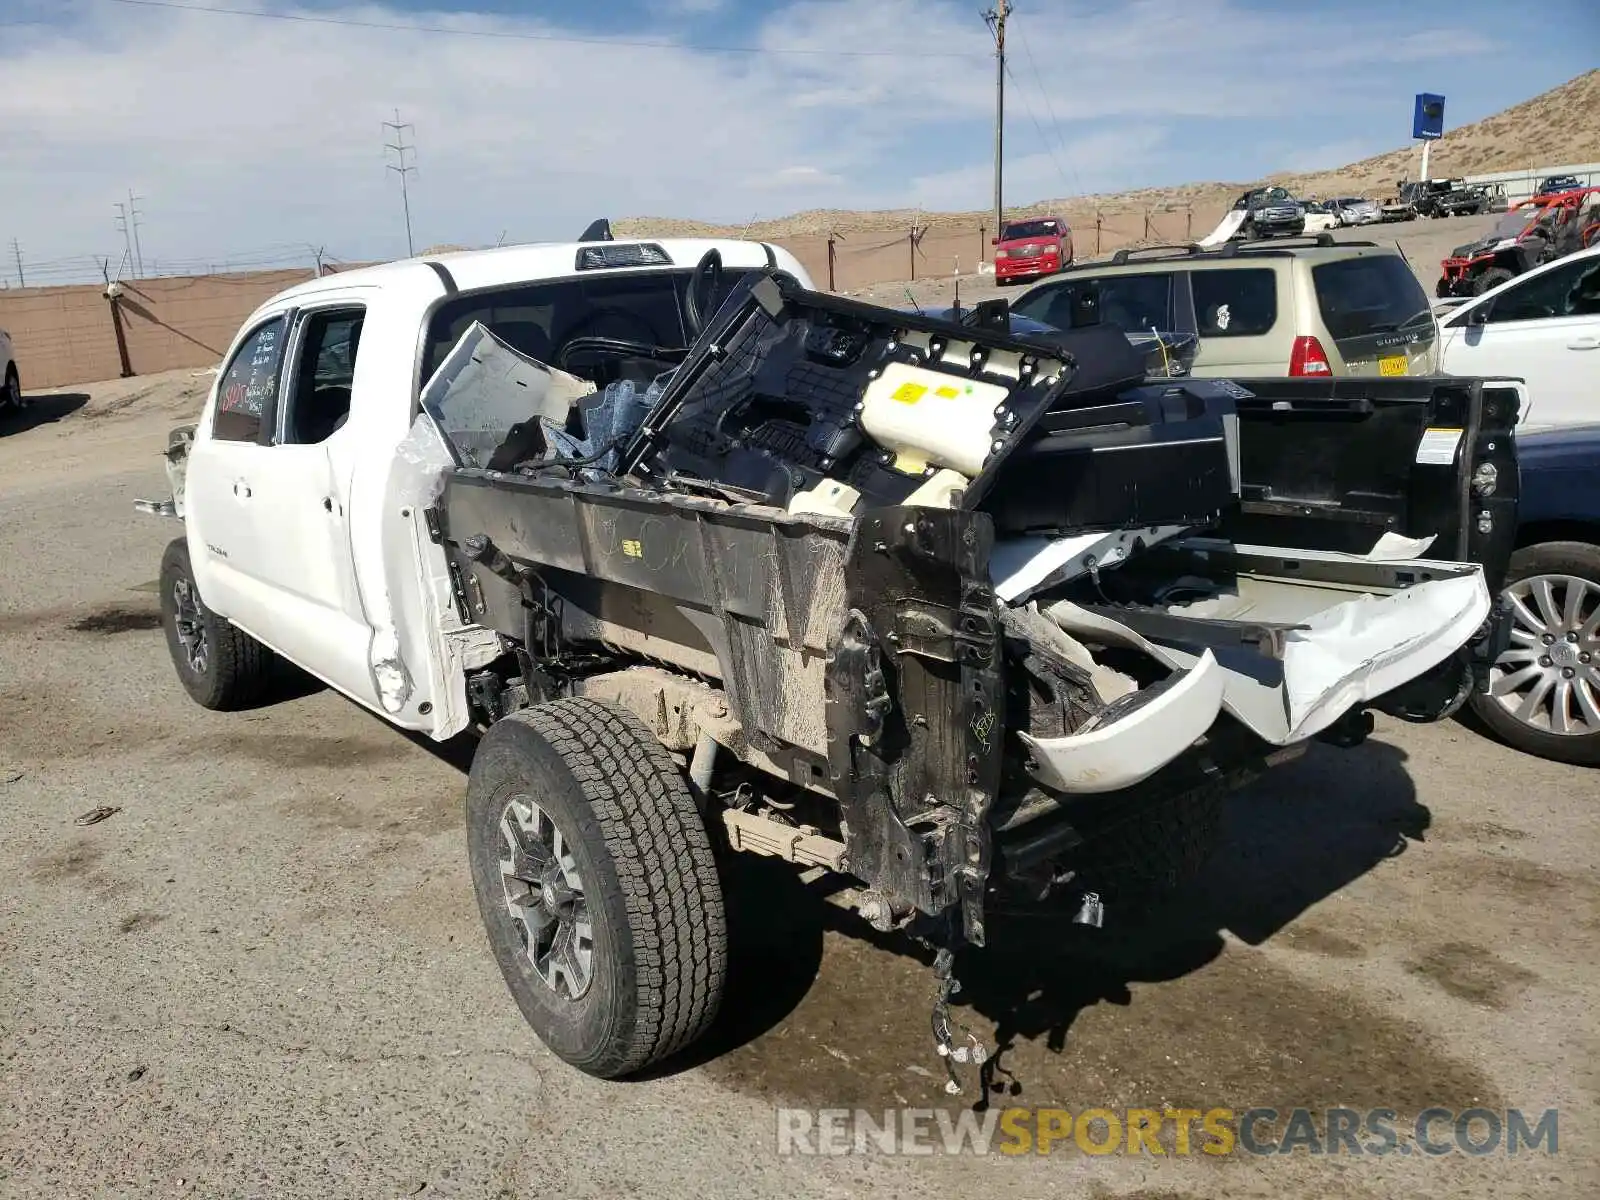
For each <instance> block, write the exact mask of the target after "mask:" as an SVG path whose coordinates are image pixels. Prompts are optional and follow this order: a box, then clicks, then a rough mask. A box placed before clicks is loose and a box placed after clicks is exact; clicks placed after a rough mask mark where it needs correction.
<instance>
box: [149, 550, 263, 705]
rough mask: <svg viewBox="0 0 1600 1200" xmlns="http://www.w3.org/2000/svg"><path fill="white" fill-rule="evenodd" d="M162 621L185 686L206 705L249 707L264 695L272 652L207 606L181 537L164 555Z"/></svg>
mask: <svg viewBox="0 0 1600 1200" xmlns="http://www.w3.org/2000/svg"><path fill="white" fill-rule="evenodd" d="M161 626H162V628H163V629H164V630H165V631H166V634H167V650H168V651H169V652H170V653H171V655H172V665H173V666H174V667H175V668H176V669H177V672H178V679H179V681H180V682H181V683H182V684H183V687H184V690H185V691H186V692H188V693H189V695H190V696H191V697H192V698H193V699H194V701H195V703H196V704H199V705H201V706H202V707H204V708H213V709H236V708H244V707H247V706H248V705H250V704H253V703H254V702H256V701H257V700H258V699H260V697H261V694H262V691H263V689H264V687H265V685H266V683H267V680H268V678H269V677H270V674H271V671H272V663H273V656H272V652H271V651H270V650H268V649H267V648H266V647H265V646H263V645H262V644H261V643H260V642H258V641H256V640H255V638H253V637H251V636H250V635H249V634H247V633H245V632H244V631H243V630H242V629H237V628H235V627H234V626H233V625H232V624H230V623H229V622H228V621H227V620H225V619H224V618H222V617H219V616H218V615H217V614H216V613H214V612H212V611H211V610H210V609H209V608H207V607H206V606H205V603H204V601H202V600H201V599H200V589H199V588H198V587H196V586H195V582H194V572H193V570H192V569H191V568H190V566H189V546H188V543H187V542H186V541H185V540H184V539H183V538H177V539H175V540H174V541H173V542H171V543H170V544H169V545H168V546H167V550H166V553H165V554H163V555H162V556H161Z"/></svg>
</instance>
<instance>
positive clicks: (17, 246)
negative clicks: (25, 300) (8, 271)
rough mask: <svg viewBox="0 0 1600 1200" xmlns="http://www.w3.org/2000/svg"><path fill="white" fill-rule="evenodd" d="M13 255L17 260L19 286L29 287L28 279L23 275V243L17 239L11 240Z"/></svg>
mask: <svg viewBox="0 0 1600 1200" xmlns="http://www.w3.org/2000/svg"><path fill="white" fill-rule="evenodd" d="M11 253H12V254H14V255H16V258H17V286H18V287H27V286H28V278H27V276H25V275H24V274H23V273H22V243H21V242H19V241H17V239H16V238H12V239H11Z"/></svg>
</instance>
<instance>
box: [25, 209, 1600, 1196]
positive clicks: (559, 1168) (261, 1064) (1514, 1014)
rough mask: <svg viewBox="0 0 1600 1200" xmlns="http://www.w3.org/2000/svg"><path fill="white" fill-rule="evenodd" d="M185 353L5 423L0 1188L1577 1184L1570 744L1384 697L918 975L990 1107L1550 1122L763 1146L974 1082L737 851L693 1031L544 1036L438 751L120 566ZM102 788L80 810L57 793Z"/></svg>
mask: <svg viewBox="0 0 1600 1200" xmlns="http://www.w3.org/2000/svg"><path fill="white" fill-rule="evenodd" d="M1462 224H1464V223H1462ZM1452 227H1453V228H1460V227H1461V225H1460V224H1456V223H1452ZM1424 228H1427V227H1426V226H1425V227H1424ZM205 383H206V380H205V379H204V378H203V377H194V376H191V375H189V374H188V373H178V374H175V375H171V376H167V377H162V378H152V379H142V380H128V381H123V382H118V383H113V384H106V385H97V386H93V387H88V388H84V389H81V390H79V391H77V392H71V393H66V394H61V395H55V396H49V397H43V398H41V399H40V402H39V404H38V405H37V406H36V407H35V408H34V409H32V410H30V411H29V412H28V413H26V414H24V415H23V416H22V417H21V418H20V419H19V418H16V417H11V418H7V419H3V420H0V714H3V716H0V802H3V806H4V807H3V813H4V817H3V820H4V833H3V837H0V880H3V882H0V1096H3V1097H4V1103H3V1105H0V1195H3V1196H6V1197H19V1198H21V1197H51V1198H54V1200H58V1198H62V1197H91V1196H92V1197H144V1196H169V1195H171V1196H183V1195H192V1196H204V1197H213V1196H215V1197H246V1196H261V1197H273V1198H277V1197H300V1196H304V1197H317V1198H318V1200H326V1198H328V1197H352V1198H354V1197H359V1198H362V1200H369V1198H378V1197H390V1196H415V1195H422V1196H424V1197H429V1196H452V1197H511V1196H518V1197H520V1196H529V1195H548V1194H560V1195H566V1196H605V1197H612V1196H618V1195H630V1194H635V1193H639V1192H646V1191H648V1192H649V1193H650V1194H652V1195H655V1196H661V1197H671V1196H680V1195H681V1196H694V1197H701V1196H706V1195H711V1196H722V1195H740V1196H769V1195H770V1196H775V1197H778V1196H781V1197H797V1196H805V1197H811V1196H816V1197H845V1196H854V1195H862V1194H868V1193H869V1192H870V1193H879V1194H884V1195H894V1196H940V1197H948V1196H951V1195H971V1194H979V1193H983V1194H1011V1195H1018V1196H1040V1197H1043V1196H1050V1197H1079V1196H1082V1197H1094V1198H1105V1197H1114V1196H1116V1197H1142V1198H1144V1200H1157V1198H1162V1200H1194V1198H1198V1197H1240V1196H1285V1195H1291V1196H1306V1197H1318V1198H1320V1197H1326V1196H1351V1197H1372V1198H1374V1200H1377V1198H1380V1197H1381V1198H1385V1200H1387V1198H1389V1197H1394V1196H1408V1197H1435V1196H1436V1197H1446V1196H1448V1197H1469V1196H1470V1197H1477V1196H1484V1197H1488V1196H1495V1197H1504V1198H1511V1197H1531V1196H1559V1197H1577V1196H1581V1195H1594V1194H1597V1191H1600V1169H1597V1162H1600V1158H1597V1154H1596V1120H1597V1116H1600V1078H1597V1074H1596V1061H1597V1054H1596V1052H1597V1050H1600V1017H1597V1015H1596V1014H1597V1005H1596V1000H1597V998H1600V981H1597V978H1596V968H1595V963H1596V961H1597V960H1600V882H1597V880H1596V877H1595V864H1596V861H1597V858H1600V785H1597V782H1596V781H1597V777H1596V775H1595V774H1594V773H1593V772H1584V771H1581V770H1579V769H1576V768H1571V767H1562V766H1556V765H1553V764H1549V763H1544V762H1541V761H1538V760H1535V759H1531V758H1526V757H1523V756H1521V755H1518V754H1516V753H1514V752H1512V751H1510V750H1507V749H1505V748H1503V747H1501V746H1498V745H1496V744H1494V743H1492V742H1490V741H1488V740H1486V739H1485V738H1483V737H1480V736H1478V735H1477V734H1475V733H1473V732H1472V731H1470V730H1469V729H1466V728H1464V727H1463V726H1461V725H1459V724H1456V723H1447V724H1443V725H1438V726H1426V727H1413V726H1405V725H1401V724H1398V723H1395V722H1391V721H1385V722H1383V723H1382V724H1381V725H1380V728H1379V732H1378V735H1377V737H1376V739H1375V740H1373V741H1372V742H1370V743H1369V744H1367V745H1366V746H1364V747H1362V748H1360V749H1358V750H1355V751H1349V752H1341V751H1337V750H1334V749H1331V748H1326V747H1319V748H1317V749H1316V750H1314V751H1312V752H1311V753H1310V754H1309V755H1308V756H1307V757H1306V758H1305V759H1303V760H1302V761H1300V762H1298V763H1296V764H1293V765H1291V766H1288V767H1285V768H1283V769H1282V770H1281V771H1280V772H1279V773H1277V774H1276V775H1275V776H1274V777H1273V778H1272V779H1271V780H1269V781H1268V782H1267V783H1266V784H1265V785H1264V786H1258V787H1256V788H1253V789H1251V790H1249V791H1246V792H1243V793H1240V794H1238V795H1237V796H1236V797H1234V799H1233V800H1232V802H1231V806H1230V811H1229V837H1228V841H1227V844H1226V846H1225V847H1224V849H1223V850H1222V851H1221V852H1220V853H1219V855H1218V857H1217V859H1216V861H1215V863H1214V865H1213V869H1212V870H1211V871H1210V872H1209V874H1208V876H1207V878H1206V879H1205V880H1204V881H1202V883H1201V884H1200V885H1198V886H1196V887H1195V888H1193V889H1191V890H1190V892H1188V893H1187V894H1186V895H1185V896H1184V897H1182V898H1181V899H1180V901H1179V902H1178V903H1177V904H1175V905H1174V906H1173V908H1172V909H1171V911H1170V912H1169V913H1168V914H1167V920H1166V921H1165V922H1163V923H1161V924H1160V925H1158V926H1156V927H1154V928H1151V929H1148V930H1146V931H1144V932H1143V933H1141V934H1138V935H1137V936H1133V937H1130V938H1128V939H1124V940H1117V938H1116V935H1115V933H1114V932H1112V931H1113V930H1115V928H1116V924H1117V922H1116V918H1117V914H1116V913H1115V912H1112V913H1110V914H1109V916H1110V928H1108V930H1107V936H1106V937H1105V938H1103V939H1102V942H1103V943H1105V945H1106V947H1107V948H1105V949H1101V950H1098V951H1095V950H1086V951H1084V952H1082V953H1076V954H1072V955H1069V954H1068V953H1067V952H1066V946H1065V945H1064V942H1065V941H1066V939H1065V936H1064V934H1063V932H1062V931H1060V930H1059V929H1055V928H1036V927H1033V926H1030V925H1026V924H1019V925H1018V926H1015V927H1012V928H1010V929H1008V930H1005V931H1004V933H1003V940H1004V942H1005V945H1004V946H1003V947H1002V948H1000V949H997V950H996V951H995V952H993V953H990V954H988V955H986V956H984V957H981V958H978V959H976V960H974V961H973V962H971V963H969V964H965V965H964V967H963V974H964V976H965V978H966V980H967V988H966V991H965V992H964V993H963V994H962V997H961V999H964V1000H965V1001H966V1003H965V1004H964V1005H963V1006H962V1007H960V1008H959V1009H958V1010H957V1015H958V1016H959V1017H960V1018H961V1019H962V1020H963V1021H965V1022H967V1023H968V1024H970V1025H971V1026H972V1027H973V1029H974V1030H975V1031H976V1032H977V1033H978V1034H980V1035H981V1036H982V1037H983V1038H984V1039H985V1040H986V1041H989V1042H990V1043H991V1044H992V1043H993V1042H995V1041H996V1040H998V1041H999V1042H1000V1043H1002V1044H1003V1045H1004V1046H1006V1047H1007V1048H1006V1050H1005V1053H1004V1054H1003V1056H1002V1058H1001V1059H1000V1064H1001V1067H1002V1070H1001V1071H1000V1072H998V1073H997V1075H996V1079H997V1081H998V1082H999V1083H1000V1084H1001V1085H1002V1086H1003V1087H1004V1088H1005V1089H1006V1091H1005V1092H1004V1093H996V1094H993V1095H992V1097H991V1098H992V1099H993V1101H994V1102H995V1103H996V1104H1001V1103H1005V1104H1020V1105H1031V1106H1063V1107H1066V1108H1070V1109H1072V1110H1073V1111H1078V1110H1082V1109H1084V1108H1088V1107H1095V1106H1103V1107H1109V1108H1113V1109H1122V1108H1124V1107H1127V1106H1149V1107H1153V1108H1156V1109H1158V1110H1159V1109H1162V1108H1163V1107H1166V1106H1170V1107H1192V1108H1197V1109H1208V1108H1212V1107H1226V1108H1231V1109H1233V1110H1235V1111H1236V1112H1242V1111H1243V1110H1244V1109H1247V1108H1249V1107H1251V1106H1271V1107H1275V1108H1277V1109H1279V1110H1281V1111H1283V1112H1284V1113H1287V1110H1289V1109H1291V1108H1293V1107H1294V1106H1297V1105H1305V1106H1309V1107H1312V1108H1315V1109H1318V1110H1322V1109H1326V1108H1329V1107H1333V1106H1342V1107H1350V1108H1354V1109H1357V1110H1368V1109H1372V1108H1391V1109H1394V1110H1396V1112H1397V1127H1398V1128H1400V1129H1401V1130H1408V1129H1409V1127H1410V1126H1409V1122H1411V1121H1412V1119H1413V1118H1414V1117H1415V1115H1416V1114H1417V1113H1418V1112H1420V1111H1421V1110H1424V1109H1426V1108H1428V1107H1430V1106H1439V1107H1443V1108H1446V1109H1450V1110H1453V1111H1460V1110H1462V1109H1466V1108H1469V1107H1472V1106H1483V1107H1487V1108H1490V1109H1498V1110H1501V1111H1502V1112H1503V1110H1504V1109H1506V1108H1521V1109H1523V1110H1524V1111H1526V1112H1529V1113H1530V1117H1531V1119H1530V1124H1532V1123H1533V1121H1534V1120H1536V1119H1537V1118H1538V1116H1539V1115H1540V1114H1541V1113H1543V1112H1544V1110H1546V1109H1549V1108H1556V1109H1559V1143H1558V1147H1559V1152H1558V1153H1557V1154H1555V1155H1550V1154H1547V1153H1545V1152H1544V1151H1543V1150H1540V1151H1536V1152H1532V1153H1530V1152H1528V1151H1526V1150H1524V1151H1523V1153H1521V1154H1519V1155H1517V1156H1515V1157H1509V1156H1507V1155H1506V1154H1505V1153H1504V1151H1503V1150H1501V1151H1499V1152H1497V1153H1493V1154H1490V1155H1487V1156H1485V1157H1481V1158H1476V1157H1468V1156H1466V1155H1464V1154H1460V1153H1452V1154H1446V1155H1443V1156H1441V1157H1432V1156H1429V1155H1426V1154H1422V1153H1396V1154H1391V1155H1388V1156H1386V1157H1376V1156H1372V1155H1363V1156H1360V1157H1353V1156H1350V1155H1348V1154H1343V1155H1334V1156H1315V1155H1310V1154H1307V1153H1306V1152H1304V1151H1303V1150H1302V1151H1298V1152H1296V1153H1293V1154H1280V1155H1275V1156H1269V1157H1254V1156H1251V1155H1246V1154H1235V1155H1233V1156H1229V1157H1224V1158H1212V1157H1209V1156H1206V1155H1200V1154H1191V1155H1190V1156H1188V1157H1179V1156H1174V1155H1171V1154H1168V1155H1164V1156H1161V1157H1156V1156H1154V1155H1149V1154H1145V1155H1142V1156H1132V1157H1130V1156H1125V1155H1113V1156H1109V1157H1091V1156H1088V1155H1085V1154H1083V1153H1081V1152H1079V1151H1078V1150H1077V1149H1075V1148H1073V1147H1072V1146H1071V1144H1070V1143H1063V1144H1062V1145H1060V1146H1058V1148H1057V1152H1056V1153H1055V1154H1052V1155H1050V1156H1048V1157H1040V1156H1033V1155H1029V1156H1022V1157H1017V1158H1011V1157H1001V1156H999V1155H990V1156H987V1157H978V1156H973V1155H964V1156H959V1157H946V1156H939V1157H911V1158H887V1157H884V1156H881V1155H877V1154H871V1155H867V1156H859V1157H858V1156H847V1157H839V1158H794V1157H780V1156H779V1155H778V1154H777V1152H776V1137H775V1133H776V1118H775V1109H776V1108H777V1107H778V1106H791V1105H797V1106H811V1107H853V1106H865V1107H868V1108H874V1109H877V1110H879V1111H880V1112H881V1110H882V1109H884V1108H885V1107H889V1106H898V1105H902V1104H904V1105H911V1106H919V1107H920V1106H950V1107H958V1106H962V1105H966V1104H970V1103H972V1102H973V1101H974V1099H975V1096H973V1095H968V1096H966V1097H963V1098H947V1097H945V1096H944V1095H943V1094H942V1093H941V1091H940V1089H939V1086H938V1085H939V1082H940V1080H939V1078H938V1077H937V1075H936V1073H935V1072H936V1071H937V1065H938V1064H937V1060H936V1059H935V1058H934V1057H933V1055H932V1053H931V1040H930V1038H929V1036H928V1016H927V1013H928V1007H927V1006H928V1003H929V1000H930V989H929V974H928V971H927V970H926V968H925V967H924V966H923V965H922V963H921V962H920V961H919V960H918V957H917V955H916V953H915V951H914V949H913V948H912V947H911V946H909V945H908V944H906V943H903V942H901V941H898V940H896V939H893V938H884V937H880V936H869V935H868V934H867V933H865V932H864V931H863V929H862V928H861V926H860V925H859V924H858V923H856V922H855V921H854V920H853V919H851V918H849V917H847V916H845V915H844V914H841V913H840V912H839V911H838V910H837V909H835V908H833V907H832V906H830V905H828V904H827V903H825V902H824V901H823V899H822V898H821V897H820V896H818V895H817V894H815V893H814V892H812V891H810V890H808V889H807V888H806V887H804V886H802V885H801V884H800V883H799V882H798V881H797V879H796V878H795V877H794V876H793V875H792V874H791V873H789V872H788V871H787V870H786V869H783V868H774V869H763V868H764V867H767V866H768V865H769V864H764V863H761V862H752V863H749V864H748V866H747V867H744V868H741V869H740V870H739V872H738V874H737V877H736V878H734V879H733V880H731V881H730V886H731V888H732V895H733V901H732V911H733V914H734V929H735V935H736V945H735V957H734V967H733V979H732V990H731V994H730V995H729V997H728V1000H727V1002H726V1004H725V1007H724V1014H725V1015H724V1019H723V1021H722V1023H721V1025H720V1026H719V1027H718V1029H717V1031H716V1033H715V1035H714V1037H713V1038H712V1040H711V1044H710V1045H709V1046H708V1047H707V1048H706V1052H705V1053H704V1054H702V1055H700V1056H699V1058H698V1059H697V1060H696V1061H694V1062H690V1063H686V1064H683V1065H682V1066H681V1067H680V1068H679V1069H677V1070H675V1071H671V1072H665V1073H663V1074H661V1075H660V1076H659V1077H657V1078H654V1079H652V1080H650V1081H647V1082H635V1083H629V1084H611V1085H606V1084H601V1083H598V1082H595V1081H593V1080H590V1079H587V1078H586V1077H582V1076H579V1075H576V1074H574V1073H573V1072H571V1071H570V1070H568V1069H566V1068H565V1067H564V1066H563V1065H562V1064H560V1063H559V1062H558V1061H556V1060H555V1059H553V1058H552V1057H551V1056H550V1055H549V1054H548V1053H547V1052H546V1051H545V1050H544V1049H543V1048H542V1046H541V1045H540V1044H539V1043H538V1042H537V1040H536V1039H535V1038H534V1037H533V1036H532V1034H531V1033H530V1032H529V1030H528V1029H527V1027H526V1026H525V1025H524V1024H523V1022H522V1020H521V1018H520V1017H519V1015H518V1013H517V1011H516V1009H515V1007H514V1005H513V1003H512V1001H511V999H510V997H509V995H508V994H507V992H506V990H505V988H504V987H503V985H502V983H501V980H500V977H499V975H498V972H497V970H496V968H495V965H494V963H493V961H492V959H491V957H490V955H489V953H488V951H487V948H486V945H485V942H484V938H483V936H482V934H481V932H480V926H479V922H478V918H477V913H476V909H475V905H474V902H473V898H472V894H471V890H470V884H469V881H468V877H467V872H466V867H465V859H464V853H463V850H464V846H463V837H462V831H461V809H460V806H461V796H462V791H463V776H462V770H463V764H464V762H465V761H466V758H465V756H466V753H469V752H470V747H465V748H463V747H447V748H444V749H443V750H442V751H441V750H435V749H431V748H429V747H427V746H425V745H422V744H419V743H416V742H413V741H411V740H409V739H407V738H406V737H404V736H402V735H400V734H399V733H397V732H395V731H393V730H392V729H390V728H389V727H388V726H386V725H384V724H383V723H382V722H381V721H379V720H378V719H376V718H374V717H372V716H369V715H367V714H365V713H364V712H363V711H361V710H359V709H357V708H356V707H354V706H353V705H351V704H350V703H348V702H346V701H344V700H342V699H341V698H339V697H338V696H337V695H335V694H333V693H331V692H328V691H319V690H308V689H304V688H302V689H298V690H294V689H291V690H290V692H289V694H287V695H286V697H285V698H284V699H283V700H282V701H281V702H279V703H277V704H276V705H274V706H271V707H267V708H263V709H260V710H257V711H255V712H250V713H245V714H235V715H221V714H212V713H207V712H204V711H202V710H201V709H199V708H197V707H196V706H194V705H193V704H192V703H190V702H189V700H188V699H187V697H186V696H185V695H184V694H183V693H182V691H181V690H180V689H179V687H178V685H177V683H176V681H175V679H174V676H173V673H172V670H171V667H170V665H169V663H168V659H167V653H166V648H165V645H164V643H163V640H162V636H161V633H160V631H159V628H158V620H157V615H156V597H155V595H154V591H153V587H154V585H153V583H152V580H153V578H154V576H155V572H156V562H157V559H158V557H159V555H160V552H161V548H162V546H163V545H164V544H165V542H166V541H167V540H168V539H169V538H171V537H173V536H174V534H175V533H176V532H177V528H178V527H177V526H176V525H174V524H172V523H170V522H164V521H159V520H156V519H153V518H149V517H144V516H140V515H139V514H137V513H135V512H134V511H133V509H132V507H131V501H132V500H133V499H134V498H135V497H136V496H149V495H157V494H162V491H163V488H164V480H163V478H162V475H161V472H160V469H159V452H160V450H161V448H162V446H163V445H164V440H165V431H166V428H167V426H168V425H169V424H172V423H175V422H176V421H178V420H181V419H188V418H190V417H191V416H192V415H193V413H194V411H195V409H196V407H197V405H198V403H199V395H200V393H201V390H202V389H203V388H204V386H205ZM100 805H110V806H115V807H117V808H119V809H120V811H118V812H116V813H115V814H114V815H113V816H111V817H110V818H109V819H107V820H104V821H102V822H100V823H97V824H92V825H87V826H80V825H78V824H77V823H76V820H75V819H76V818H77V817H79V816H80V814H84V813H87V812H88V811H89V810H92V809H94V808H96V807H97V806H100ZM991 924H992V925H993V924H994V923H991ZM1113 948H1114V949H1113ZM1262 1128H1263V1131H1264V1132H1273V1131H1274V1130H1273V1127H1271V1126H1270V1125H1264V1126H1263V1127H1262ZM1283 1132H1284V1129H1283V1124H1282V1122H1279V1123H1278V1124H1277V1126H1276V1127H1275V1133H1276V1135H1278V1136H1281V1135H1282V1133H1283ZM1437 1136H1445V1137H1448V1126H1441V1127H1439V1129H1438V1131H1437V1132H1436V1137H1437ZM1480 1136H1481V1133H1480ZM1402 1144H1407V1143H1402ZM1411 1149H1412V1150H1417V1149H1418V1147H1416V1146H1411Z"/></svg>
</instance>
